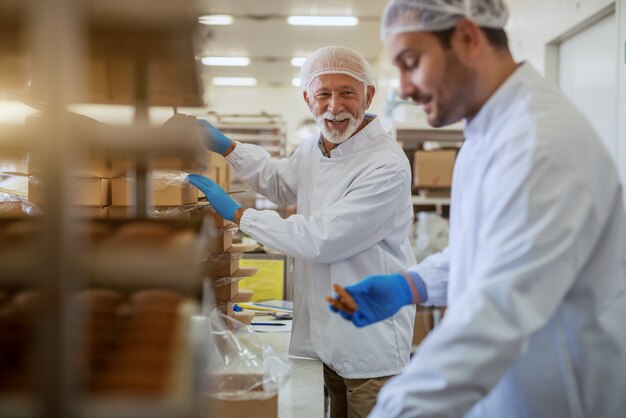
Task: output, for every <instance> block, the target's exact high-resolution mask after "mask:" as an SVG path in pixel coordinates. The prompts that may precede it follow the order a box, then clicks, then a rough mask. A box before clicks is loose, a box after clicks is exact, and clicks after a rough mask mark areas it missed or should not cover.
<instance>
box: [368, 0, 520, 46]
mask: <svg viewBox="0 0 626 418" xmlns="http://www.w3.org/2000/svg"><path fill="white" fill-rule="evenodd" d="M508 17H509V11H508V8H507V6H506V4H505V3H504V0H391V1H390V2H389V3H387V7H386V8H385V12H384V13H383V18H382V23H381V28H380V36H381V39H383V40H384V39H385V38H386V37H387V36H389V35H394V34H397V33H403V32H435V31H440V30H445V29H450V28H452V27H453V26H454V25H455V24H456V22H457V21H458V20H459V19H461V18H466V19H469V20H471V21H473V22H474V23H476V24H477V25H478V26H480V27H483V28H491V29H501V28H504V26H505V25H506V22H507V20H508Z"/></svg>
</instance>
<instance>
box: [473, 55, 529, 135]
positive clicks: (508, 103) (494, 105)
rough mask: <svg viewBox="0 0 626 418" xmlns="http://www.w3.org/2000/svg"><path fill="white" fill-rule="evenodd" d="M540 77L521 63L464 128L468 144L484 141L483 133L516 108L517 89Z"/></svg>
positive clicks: (525, 64) (525, 63)
mask: <svg viewBox="0 0 626 418" xmlns="http://www.w3.org/2000/svg"><path fill="white" fill-rule="evenodd" d="M537 77H540V75H539V73H538V72H537V71H536V70H535V69H534V68H533V66H532V65H531V64H529V63H528V62H523V63H522V64H521V65H519V66H518V67H517V69H516V70H515V71H514V72H513V74H511V75H510V76H509V78H507V79H506V80H505V81H504V83H502V85H501V86H500V87H498V89H497V90H496V91H495V92H494V93H493V94H492V95H491V97H490V98H489V99H488V100H487V101H486V102H485V104H484V105H483V106H482V107H481V108H480V111H479V112H478V114H477V115H476V117H475V118H474V119H472V121H471V122H470V123H468V124H467V125H466V126H465V131H464V134H465V135H464V136H465V141H467V142H468V144H473V145H479V144H480V143H481V142H482V141H483V140H485V139H486V138H485V132H487V131H488V130H489V129H490V128H491V127H494V126H497V124H498V121H499V120H500V119H501V118H502V115H504V114H506V113H507V112H508V111H509V109H510V108H511V107H513V106H517V103H516V101H517V100H516V97H515V96H516V95H517V92H518V91H519V88H520V87H522V85H523V84H525V83H526V82H527V80H528V79H529V78H530V79H532V78H537Z"/></svg>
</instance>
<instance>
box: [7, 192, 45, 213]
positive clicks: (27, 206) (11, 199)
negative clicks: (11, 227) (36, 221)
mask: <svg viewBox="0 0 626 418" xmlns="http://www.w3.org/2000/svg"><path fill="white" fill-rule="evenodd" d="M20 212H21V213H23V214H25V215H29V216H36V215H41V214H42V211H41V208H40V207H39V206H38V205H35V204H34V203H31V202H29V201H28V199H26V198H25V197H23V196H19V195H17V194H12V193H5V192H0V216H3V215H18V214H19V213H20Z"/></svg>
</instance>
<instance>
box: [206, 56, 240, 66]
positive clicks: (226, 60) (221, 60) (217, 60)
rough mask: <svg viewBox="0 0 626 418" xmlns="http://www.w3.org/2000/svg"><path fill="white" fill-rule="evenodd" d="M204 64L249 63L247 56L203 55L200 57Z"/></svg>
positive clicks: (229, 64)
mask: <svg viewBox="0 0 626 418" xmlns="http://www.w3.org/2000/svg"><path fill="white" fill-rule="evenodd" d="M202 63H203V64H204V65H215V66H222V67H246V66H248V65H250V58H248V57H204V58H202Z"/></svg>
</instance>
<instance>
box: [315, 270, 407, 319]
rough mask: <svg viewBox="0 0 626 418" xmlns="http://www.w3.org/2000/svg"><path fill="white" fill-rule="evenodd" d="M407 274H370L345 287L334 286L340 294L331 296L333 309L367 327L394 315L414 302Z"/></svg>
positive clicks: (345, 317) (330, 300)
mask: <svg viewBox="0 0 626 418" xmlns="http://www.w3.org/2000/svg"><path fill="white" fill-rule="evenodd" d="M408 280H410V279H408V278H407V277H405V276H404V275H402V274H400V273H396V274H390V275H373V276H368V277H366V278H365V279H363V280H362V281H360V282H359V283H357V284H354V285H352V286H347V287H346V288H345V289H344V288H342V287H341V286H339V285H334V286H333V288H334V289H335V292H337V294H336V295H335V297H334V298H331V297H327V298H326V300H327V301H328V303H329V304H330V306H329V308H330V310H331V311H332V312H335V313H339V314H340V315H341V316H342V317H343V318H344V319H346V320H348V321H352V323H354V325H356V326H357V327H364V326H366V325H370V324H373V323H375V322H378V321H382V320H384V319H387V318H389V317H391V316H393V315H394V314H395V313H396V312H398V311H399V310H400V309H401V308H402V307H403V306H405V305H410V304H412V303H413V294H412V292H411V287H410V285H409V282H408Z"/></svg>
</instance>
